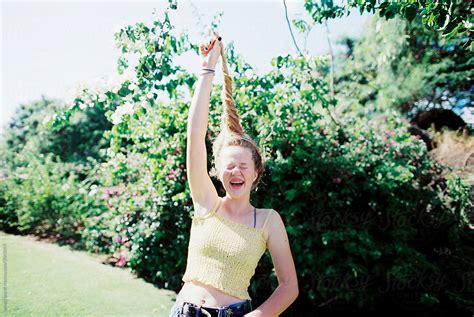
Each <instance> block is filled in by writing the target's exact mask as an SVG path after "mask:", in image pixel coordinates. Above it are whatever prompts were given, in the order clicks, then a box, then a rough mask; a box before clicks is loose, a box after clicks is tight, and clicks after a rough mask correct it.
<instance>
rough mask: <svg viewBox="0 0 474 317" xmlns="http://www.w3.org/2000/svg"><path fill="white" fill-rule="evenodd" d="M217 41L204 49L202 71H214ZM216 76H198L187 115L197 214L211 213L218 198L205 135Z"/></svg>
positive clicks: (189, 168)
mask: <svg viewBox="0 0 474 317" xmlns="http://www.w3.org/2000/svg"><path fill="white" fill-rule="evenodd" d="M215 36H216V38H214V39H213V40H212V41H210V42H209V43H207V44H206V45H201V57H202V67H203V68H209V69H215V68H216V64H217V60H218V59H219V55H220V48H219V45H220V42H218V40H217V34H215ZM213 79H214V73H208V74H202V75H199V80H198V81H197V83H196V88H195V91H194V95H193V99H192V103H191V108H190V109H189V115H188V126H187V135H186V137H187V141H186V143H187V145H186V166H187V176H188V182H189V188H190V190H191V197H192V199H193V203H194V208H195V213H196V212H197V213H198V214H204V213H206V212H207V211H209V210H211V209H212V208H213V207H214V206H215V205H216V202H217V199H218V198H219V197H218V195H217V191H216V188H215V187H214V184H213V183H212V181H211V178H210V177H209V174H208V172H207V151H206V143H205V138H206V133H207V124H208V115H209V98H210V94H211V87H212V80H213Z"/></svg>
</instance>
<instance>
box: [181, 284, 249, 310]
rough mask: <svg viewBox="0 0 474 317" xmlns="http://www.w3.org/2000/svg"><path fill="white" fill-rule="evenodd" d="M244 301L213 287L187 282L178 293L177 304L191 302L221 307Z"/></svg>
mask: <svg viewBox="0 0 474 317" xmlns="http://www.w3.org/2000/svg"><path fill="white" fill-rule="evenodd" d="M240 301H242V299H240V298H237V297H235V296H232V295H229V294H226V293H224V292H222V291H220V290H218V289H216V288H214V287H212V286H208V285H205V284H202V283H200V282H197V281H192V282H186V283H184V285H183V287H182V288H181V290H180V291H179V293H178V296H177V298H176V302H178V303H180V304H181V303H182V302H189V303H193V304H196V305H200V306H205V307H215V308H216V307H220V306H225V305H230V304H233V303H237V302H240Z"/></svg>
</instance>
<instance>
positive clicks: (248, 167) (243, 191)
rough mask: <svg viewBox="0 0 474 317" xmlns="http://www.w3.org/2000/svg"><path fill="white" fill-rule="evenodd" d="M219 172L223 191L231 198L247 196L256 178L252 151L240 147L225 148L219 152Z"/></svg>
mask: <svg viewBox="0 0 474 317" xmlns="http://www.w3.org/2000/svg"><path fill="white" fill-rule="evenodd" d="M219 171H220V173H219V178H220V180H221V182H222V184H223V185H224V188H225V191H226V192H227V194H228V195H230V196H231V197H232V198H239V197H244V196H245V195H247V194H249V193H250V191H251V189H252V184H253V182H254V181H255V180H256V179H257V176H258V173H257V171H256V170H255V163H254V161H253V158H252V151H251V150H250V149H248V148H246V147H242V146H226V147H224V148H223V149H222V150H221V153H220V166H219Z"/></svg>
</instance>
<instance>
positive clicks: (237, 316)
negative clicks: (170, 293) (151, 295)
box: [169, 300, 252, 317]
mask: <svg viewBox="0 0 474 317" xmlns="http://www.w3.org/2000/svg"><path fill="white" fill-rule="evenodd" d="M185 303H186V302H184V303H182V302H178V301H176V302H175V303H174V305H173V307H171V310H170V316H169V317H188V316H191V315H190V314H186V313H183V312H182V311H183V307H184V305H185ZM188 304H189V305H191V306H193V307H196V308H197V310H198V314H197V317H199V316H209V317H211V316H212V315H211V314H210V313H209V312H208V311H206V306H199V305H196V304H191V303H188ZM242 305H244V307H245V308H244V309H241V311H240V312H239V313H233V314H231V313H229V311H230V309H231V308H235V307H238V306H242ZM199 308H200V309H199ZM199 310H200V311H201V313H200V314H199ZM251 311H252V302H251V300H244V301H240V302H237V303H233V304H230V305H225V306H220V307H219V312H218V315H217V317H229V316H232V317H241V316H244V315H245V314H247V313H249V312H251ZM193 317H194V315H193Z"/></svg>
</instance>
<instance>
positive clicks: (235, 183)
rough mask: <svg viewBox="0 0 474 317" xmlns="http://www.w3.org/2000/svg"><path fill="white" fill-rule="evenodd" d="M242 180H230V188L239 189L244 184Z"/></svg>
mask: <svg viewBox="0 0 474 317" xmlns="http://www.w3.org/2000/svg"><path fill="white" fill-rule="evenodd" d="M244 183H245V182H244V181H231V182H230V188H232V189H240V188H242V187H243V186H244Z"/></svg>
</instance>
